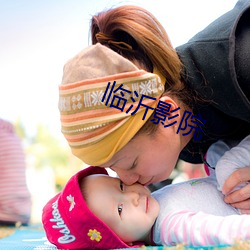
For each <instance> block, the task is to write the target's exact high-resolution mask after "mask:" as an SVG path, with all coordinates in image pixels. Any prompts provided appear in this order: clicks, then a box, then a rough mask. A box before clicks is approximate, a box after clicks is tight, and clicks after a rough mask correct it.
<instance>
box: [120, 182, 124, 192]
mask: <svg viewBox="0 0 250 250" xmlns="http://www.w3.org/2000/svg"><path fill="white" fill-rule="evenodd" d="M120 189H121V191H122V192H123V191H124V184H123V182H122V180H120Z"/></svg>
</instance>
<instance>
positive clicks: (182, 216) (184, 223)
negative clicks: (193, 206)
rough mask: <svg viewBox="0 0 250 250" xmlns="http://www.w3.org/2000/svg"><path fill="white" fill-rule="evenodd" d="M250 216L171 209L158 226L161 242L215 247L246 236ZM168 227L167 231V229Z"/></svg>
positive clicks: (249, 232)
mask: <svg viewBox="0 0 250 250" xmlns="http://www.w3.org/2000/svg"><path fill="white" fill-rule="evenodd" d="M249 225H250V215H238V214H237V215H236V214H234V215H228V216H216V215H211V214H206V213H203V212H192V211H172V212H170V213H168V214H167V216H166V217H165V219H164V220H163V222H162V225H161V232H160V237H161V244H162V245H165V246H171V245H172V246H173V245H177V244H183V243H184V244H185V245H187V246H208V245H209V246H214V245H215V246H218V245H222V244H223V245H224V244H233V243H235V241H236V240H249V239H250V226H249ZM169 228H171V230H169Z"/></svg>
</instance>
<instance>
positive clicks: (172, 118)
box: [156, 96, 181, 128]
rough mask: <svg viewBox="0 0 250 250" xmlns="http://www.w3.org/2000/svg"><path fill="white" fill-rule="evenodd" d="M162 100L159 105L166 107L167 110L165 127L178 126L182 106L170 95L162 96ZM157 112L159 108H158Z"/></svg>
mask: <svg viewBox="0 0 250 250" xmlns="http://www.w3.org/2000/svg"><path fill="white" fill-rule="evenodd" d="M159 102H161V103H160V104H159V103H158V107H159V106H161V108H164V109H165V112H166V114H167V115H166V120H165V123H164V127H170V126H173V127H174V128H176V126H177V125H178V126H179V124H180V115H181V112H180V107H179V106H178V104H177V103H176V102H175V101H174V99H172V98H171V97H169V96H162V97H161V98H160V100H159ZM156 112H157V108H156Z"/></svg>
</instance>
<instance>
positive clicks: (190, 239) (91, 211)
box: [42, 136, 250, 249]
mask: <svg viewBox="0 0 250 250" xmlns="http://www.w3.org/2000/svg"><path fill="white" fill-rule="evenodd" d="M228 149H229V147H228V145H227V144H225V143H224V142H222V141H219V142H217V143H215V144H214V145H213V146H211V148H210V149H209V151H208V155H207V161H208V163H209V165H213V164H215V163H216V162H217V160H218V158H220V156H221V155H220V154H221V153H222V152H223V153H224V152H225V151H227V150H228ZM216 152H220V154H218V153H216ZM249 158H250V136H248V137H247V138H245V139H244V140H243V141H242V142H241V143H240V144H238V145H237V146H236V147H233V148H232V149H231V150H229V151H227V152H226V153H225V154H224V155H223V156H222V157H221V158H220V160H218V162H217V164H216V176H218V178H217V179H216V178H215V173H214V171H213V169H210V176H209V177H206V178H200V179H194V180H190V181H187V182H184V183H179V184H175V185H169V186H166V187H164V188H162V189H160V190H157V191H156V192H154V193H152V194H151V193H150V191H149V190H148V189H147V188H146V187H144V186H142V185H141V184H133V185H131V186H127V185H124V184H123V183H122V182H121V180H120V179H119V178H113V177H110V176H108V174H107V172H106V170H105V169H103V168H99V167H88V168H86V169H84V170H82V171H80V172H78V173H77V174H75V175H74V176H73V177H71V179H70V180H69V181H68V183H67V184H66V185H65V187H64V189H63V190H62V192H60V193H59V194H57V195H56V196H55V197H54V198H52V199H51V200H50V201H49V202H48V203H47V204H46V206H45V207H44V210H43V218H42V220H43V225H44V228H45V231H46V234H47V238H48V240H49V241H50V242H51V243H53V244H55V245H56V246H57V247H58V248H60V249H65V248H67V249H76V248H81V249H114V248H133V247H138V246H141V245H144V244H145V245H167V246H169V245H176V244H178V243H184V244H186V245H188V246H207V245H219V244H232V243H234V241H235V240H236V239H241V240H247V239H250V216H249V215H241V214H240V212H239V211H238V210H236V209H235V208H233V207H232V206H230V205H228V204H226V203H225V202H224V201H223V198H224V195H223V194H222V192H221V191H220V190H219V189H221V188H222V187H223V180H225V178H227V175H224V173H225V169H226V168H227V169H228V172H227V174H230V173H232V171H234V170H235V169H236V168H239V167H241V166H242V165H243V166H246V164H245V161H247V160H248V162H249ZM243 163H244V164H243ZM225 164H227V165H228V166H227V167H225ZM220 166H222V168H223V171H221V172H220V168H221V167H220ZM231 168H234V169H231ZM221 173H223V175H222V174H221Z"/></svg>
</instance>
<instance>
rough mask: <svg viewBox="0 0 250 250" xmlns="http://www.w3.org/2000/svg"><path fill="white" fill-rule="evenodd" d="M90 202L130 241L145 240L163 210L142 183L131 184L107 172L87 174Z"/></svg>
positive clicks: (116, 230) (102, 217) (86, 183)
mask: <svg viewBox="0 0 250 250" xmlns="http://www.w3.org/2000/svg"><path fill="white" fill-rule="evenodd" d="M85 188H86V190H87V193H88V206H89V208H90V209H91V211H92V212H93V213H94V214H95V215H96V216H97V217H99V218H100V219H101V220H102V221H103V222H104V223H105V224H106V225H108V226H109V227H110V228H111V229H112V230H113V231H114V232H115V233H116V234H117V235H118V237H120V239H121V240H123V241H124V242H126V243H130V242H134V241H139V240H144V239H145V237H146V235H147V234H148V233H149V231H150V229H151V227H152V226H153V224H154V222H155V219H156V218H157V216H158V214H159V209H160V207H159V204H158V202H157V201H156V200H155V199H154V198H153V197H152V196H151V195H150V191H149V190H148V189H147V188H146V187H144V186H142V185H141V184H137V183H136V184H133V185H131V186H127V185H125V184H123V183H122V182H121V181H120V179H118V178H113V177H109V176H105V175H91V176H88V177H86V178H85Z"/></svg>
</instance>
